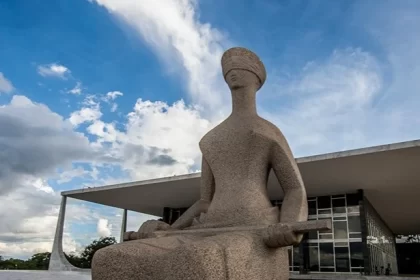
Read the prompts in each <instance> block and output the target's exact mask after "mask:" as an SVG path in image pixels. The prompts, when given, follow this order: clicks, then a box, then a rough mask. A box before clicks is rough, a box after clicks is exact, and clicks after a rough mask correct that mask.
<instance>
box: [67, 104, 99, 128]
mask: <svg viewBox="0 0 420 280" xmlns="http://www.w3.org/2000/svg"><path fill="white" fill-rule="evenodd" d="M101 116H102V113H101V111H100V109H99V106H94V107H84V108H82V109H80V110H78V111H74V112H72V113H71V115H70V118H69V120H70V122H71V123H72V124H73V125H74V126H78V125H80V124H82V123H86V122H93V121H95V120H98V119H99V118H100V117H101Z"/></svg>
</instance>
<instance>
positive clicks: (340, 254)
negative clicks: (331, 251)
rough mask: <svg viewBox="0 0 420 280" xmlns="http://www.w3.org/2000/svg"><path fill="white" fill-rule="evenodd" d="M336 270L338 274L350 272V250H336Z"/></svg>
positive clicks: (340, 248)
mask: <svg viewBox="0 0 420 280" xmlns="http://www.w3.org/2000/svg"><path fill="white" fill-rule="evenodd" d="M335 268H336V271H337V272H350V260H349V248H348V247H338V248H335Z"/></svg>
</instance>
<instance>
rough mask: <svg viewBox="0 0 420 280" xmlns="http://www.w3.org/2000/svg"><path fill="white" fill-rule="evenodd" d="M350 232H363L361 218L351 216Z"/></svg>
mask: <svg viewBox="0 0 420 280" xmlns="http://www.w3.org/2000/svg"><path fill="white" fill-rule="evenodd" d="M348 220H349V232H361V231H362V229H361V226H360V216H349V217H348Z"/></svg>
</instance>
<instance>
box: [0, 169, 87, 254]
mask: <svg viewBox="0 0 420 280" xmlns="http://www.w3.org/2000/svg"><path fill="white" fill-rule="evenodd" d="M22 184H23V186H22V187H21V188H19V189H16V190H14V191H13V192H9V193H7V194H4V195H2V196H0V220H1V221H2V222H1V223H0V255H2V256H5V257H10V256H13V257H21V258H27V257H28V256H30V255H32V254H34V253H39V252H46V251H51V249H52V241H53V238H54V232H55V227H56V224H57V214H58V210H59V203H60V198H59V195H58V194H57V193H56V192H55V191H54V190H53V189H52V188H51V186H49V185H48V183H47V182H46V181H45V180H43V179H41V178H37V177H34V176H31V177H29V176H27V177H26V178H25V180H24V181H23V182H22ZM76 208H77V210H76V211H75V209H76ZM81 212H82V213H83V215H84V217H89V215H90V213H89V210H88V209H86V208H83V207H69V209H68V213H67V217H68V218H67V220H66V228H65V238H64V243H63V246H64V250H65V251H66V252H76V251H79V250H80V248H81V244H80V243H78V242H76V241H75V240H74V239H73V238H72V236H70V235H69V232H68V226H69V224H71V222H72V221H73V219H74V218H76V217H78V216H77V214H80V213H81ZM75 214H76V215H75ZM76 219H77V218H76Z"/></svg>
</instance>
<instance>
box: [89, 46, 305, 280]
mask: <svg viewBox="0 0 420 280" xmlns="http://www.w3.org/2000/svg"><path fill="white" fill-rule="evenodd" d="M221 64H222V65H221V66H222V69H221V70H222V71H221V72H222V74H223V77H224V78H225V81H226V83H227V85H228V87H229V89H230V93H231V96H232V113H231V114H230V115H229V116H228V117H227V118H226V119H225V120H224V121H222V122H221V123H220V124H219V125H217V126H216V127H214V128H213V129H212V130H210V131H209V132H208V133H207V134H206V135H204V136H203V138H202V139H201V141H200V143H199V147H200V150H201V152H202V155H203V156H202V168H201V189H200V193H201V197H200V200H199V201H197V202H196V203H195V204H194V205H193V206H192V207H191V208H190V209H188V210H187V211H186V212H185V213H184V214H183V215H182V216H181V217H180V218H179V219H178V220H177V221H176V222H175V223H174V224H173V225H171V226H169V225H168V224H165V223H163V222H162V221H148V222H146V223H144V224H143V225H142V226H141V227H140V229H139V230H138V231H137V232H130V233H128V234H126V235H125V238H124V239H126V240H127V241H126V242H123V243H120V244H115V245H111V246H108V247H106V248H103V249H101V250H99V251H98V252H96V254H95V255H94V257H93V261H92V278H93V279H94V280H108V279H109V280H113V279H121V280H128V279H130V280H131V279H142V280H148V279H150V280H170V279H173V280H176V279H197V280H198V279H199V280H210V279H212V280H219V279H220V280H221V279H230V280H236V279H237V280H246V279H249V280H256V279H264V280H265V279H267V280H274V279H276V280H287V279H289V260H288V252H287V246H291V245H297V244H299V243H300V241H301V240H302V236H303V234H302V233H297V232H295V231H294V230H293V229H292V227H291V226H290V225H289V224H290V223H294V222H305V221H307V219H308V205H307V197H306V190H305V187H304V184H303V180H302V177H301V174H300V172H299V169H298V166H297V164H296V161H295V158H294V157H293V154H292V152H291V149H290V147H289V145H288V143H287V141H286V139H285V137H284V136H283V134H282V133H281V131H280V130H279V129H278V128H277V127H276V126H275V125H274V124H272V123H271V122H269V121H267V120H265V119H263V118H262V117H260V116H259V115H258V113H257V106H256V94H257V91H258V90H259V89H260V88H261V87H262V86H263V84H264V82H265V80H266V78H267V77H266V75H267V73H266V70H265V67H264V64H263V63H262V62H261V60H260V58H259V57H258V56H257V55H256V54H255V53H253V52H251V51H249V50H247V49H245V48H231V49H229V50H227V51H226V52H225V53H224V54H223V56H222V59H221ZM271 169H273V170H274V173H275V174H276V177H277V179H278V181H279V183H280V186H281V187H282V189H283V192H284V199H283V204H282V208H281V211H279V208H278V207H277V206H275V207H273V206H272V204H271V202H270V199H269V197H268V193H267V178H268V175H269V173H270V171H271ZM279 223H282V226H279V227H277V226H273V225H275V224H279ZM238 226H266V227H267V231H265V232H263V231H261V232H231V233H224V234H223V233H222V234H214V235H210V236H207V237H200V236H196V235H194V234H191V235H188V234H187V235H182V236H181V235H179V236H167V237H162V238H151V237H153V232H154V231H156V230H170V229H178V230H185V229H206V228H207V229H210V228H222V227H238Z"/></svg>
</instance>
